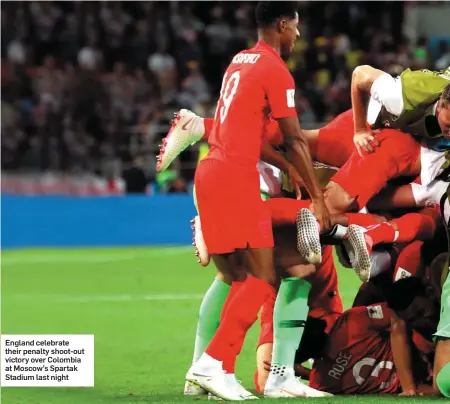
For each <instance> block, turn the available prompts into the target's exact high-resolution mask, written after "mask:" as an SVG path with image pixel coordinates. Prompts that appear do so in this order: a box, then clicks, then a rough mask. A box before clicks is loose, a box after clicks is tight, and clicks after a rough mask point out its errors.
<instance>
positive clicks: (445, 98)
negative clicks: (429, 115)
mask: <svg viewBox="0 0 450 404" xmlns="http://www.w3.org/2000/svg"><path fill="white" fill-rule="evenodd" d="M449 104H450V84H447V86H446V87H445V88H444V91H443V92H442V95H441V98H440V106H441V108H445V107H446V106H447V105H449Z"/></svg>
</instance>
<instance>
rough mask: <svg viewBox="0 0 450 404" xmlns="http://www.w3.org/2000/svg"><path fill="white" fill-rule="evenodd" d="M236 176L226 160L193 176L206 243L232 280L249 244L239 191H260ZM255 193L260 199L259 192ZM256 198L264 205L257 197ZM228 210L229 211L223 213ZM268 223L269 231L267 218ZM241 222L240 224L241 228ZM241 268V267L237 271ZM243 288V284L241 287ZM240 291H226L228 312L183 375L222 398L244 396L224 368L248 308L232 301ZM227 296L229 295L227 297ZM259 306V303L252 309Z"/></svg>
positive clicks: (203, 167) (206, 164)
mask: <svg viewBox="0 0 450 404" xmlns="http://www.w3.org/2000/svg"><path fill="white" fill-rule="evenodd" d="M239 174H240V173H238V172H237V171H236V170H235V171H233V170H232V168H229V167H228V166H227V165H225V166H224V163H220V162H216V161H211V160H202V161H201V162H200V164H199V167H198V168H197V171H196V175H195V186H196V196H197V203H198V209H199V213H200V216H201V218H202V230H203V236H204V239H205V243H206V245H207V247H208V250H209V252H210V253H211V256H212V258H213V260H214V261H215V263H216V265H217V266H218V267H219V268H222V267H226V268H227V269H228V273H229V274H230V275H231V279H233V281H239V280H240V279H238V278H237V275H236V270H238V271H239V268H238V266H239V263H240V262H241V261H240V258H239V255H240V254H239V253H237V252H236V250H237V249H239V248H245V246H246V245H247V233H246V231H245V221H246V219H245V217H243V216H242V214H247V213H248V212H247V211H248V209H247V210H246V209H244V212H243V213H242V208H245V207H246V206H247V205H246V204H245V203H244V202H243V201H242V200H243V198H242V195H243V194H244V191H245V190H247V189H248V188H249V187H250V188H251V186H253V187H254V188H255V189H256V191H258V183H257V181H256V185H254V184H250V185H249V184H247V183H245V184H242V183H241V182H238V181H237V180H236V179H239ZM230 181H232V182H233V183H234V187H233V188H230V187H227V184H228V183H229V182H230ZM256 197H257V198H259V193H257V195H256ZM259 202H260V203H261V204H262V201H261V199H259ZM226 209H229V211H227V212H225V213H224V210H226ZM268 222H269V223H268V224H269V230H270V218H269V219H268ZM243 224H244V226H242V225H243ZM267 235H268V237H269V241H272V243H273V239H272V234H271V232H270V231H269V232H267ZM241 272H244V271H242V270H241ZM244 274H245V272H244ZM250 283H251V280H250ZM244 284H247V282H244ZM233 286H235V285H234V282H233V283H232V289H233V290H234V289H236V287H233ZM242 289H245V288H244V287H241V290H242ZM239 295H240V291H238V292H237V293H236V294H235V296H234V297H233V296H232V291H231V290H230V293H229V294H228V299H227V300H228V301H229V302H228V301H226V302H225V306H228V307H227V308H226V316H225V317H224V318H223V321H221V322H220V325H219V327H218V329H217V331H216V332H215V334H214V337H213V338H212V339H211V341H210V342H209V344H208V347H207V348H206V350H205V352H204V353H203V354H202V355H201V357H200V358H199V360H198V361H197V362H196V363H195V364H193V365H192V366H191V368H190V369H189V371H188V373H187V375H186V379H187V381H190V382H193V383H195V384H197V385H199V386H200V387H202V388H204V389H205V390H207V391H208V392H212V393H213V394H215V395H217V396H219V397H221V398H223V399H237V400H241V399H242V394H241V392H238V391H236V390H235V389H234V388H233V386H230V384H229V382H228V380H227V378H226V375H225V372H224V370H223V367H222V363H223V361H224V360H225V359H226V358H227V357H228V356H229V355H232V353H233V347H234V346H235V345H236V344H237V343H238V342H239V338H240V337H241V333H240V328H239V326H240V325H241V324H243V323H245V322H246V310H241V311H240V312H239V311H236V310H235V309H233V304H234V302H235V300H236V298H237V297H238V296H239ZM230 296H232V299H230V298H229V297H230ZM238 304H239V302H238ZM245 304H246V303H244V306H245ZM258 310H259V307H258V308H257V309H256V311H258ZM236 313H237V314H236ZM241 314H242V316H244V318H243V319H242V318H241V317H239V316H240V315H241ZM255 317H256V314H255ZM241 320H242V321H241ZM252 321H253V319H252ZM244 335H245V334H244Z"/></svg>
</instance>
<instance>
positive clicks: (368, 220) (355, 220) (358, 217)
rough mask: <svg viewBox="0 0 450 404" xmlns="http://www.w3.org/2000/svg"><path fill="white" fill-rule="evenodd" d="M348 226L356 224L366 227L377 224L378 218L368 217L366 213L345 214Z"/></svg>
mask: <svg viewBox="0 0 450 404" xmlns="http://www.w3.org/2000/svg"><path fill="white" fill-rule="evenodd" d="M345 216H346V217H347V219H348V225H349V226H350V225H351V224H357V225H358V226H362V227H367V226H372V225H373V224H378V223H379V221H378V218H377V216H375V215H368V214H366V213H346V214H345Z"/></svg>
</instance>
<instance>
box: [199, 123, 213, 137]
mask: <svg viewBox="0 0 450 404" xmlns="http://www.w3.org/2000/svg"><path fill="white" fill-rule="evenodd" d="M203 124H204V125H205V133H204V134H203V137H202V140H208V138H209V134H210V133H211V130H212V127H213V125H214V118H203Z"/></svg>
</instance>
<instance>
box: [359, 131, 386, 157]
mask: <svg viewBox="0 0 450 404" xmlns="http://www.w3.org/2000/svg"><path fill="white" fill-rule="evenodd" d="M353 143H354V144H355V147H356V150H357V151H358V154H359V155H360V156H361V157H362V156H364V154H365V153H373V152H374V151H375V147H378V146H379V145H380V143H379V142H378V140H377V139H375V137H374V135H373V133H372V131H370V130H369V129H364V130H361V131H359V132H356V133H355V136H354V137H353Z"/></svg>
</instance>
